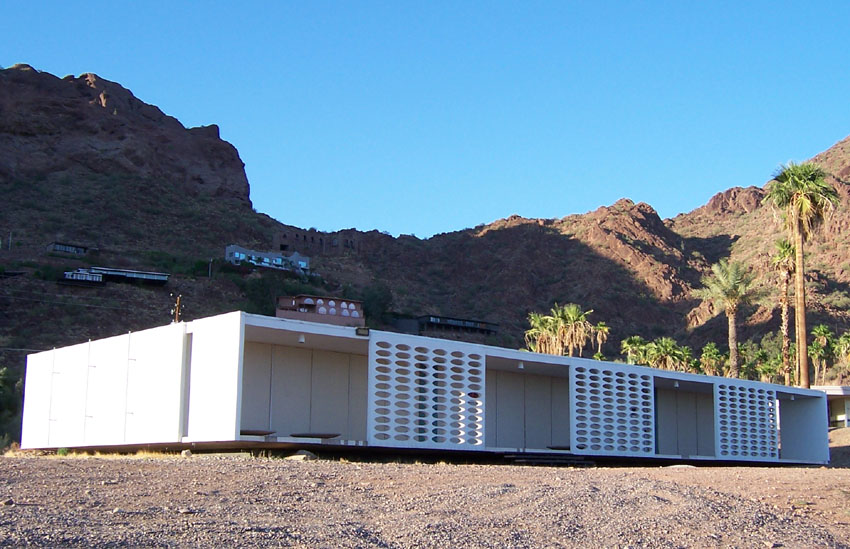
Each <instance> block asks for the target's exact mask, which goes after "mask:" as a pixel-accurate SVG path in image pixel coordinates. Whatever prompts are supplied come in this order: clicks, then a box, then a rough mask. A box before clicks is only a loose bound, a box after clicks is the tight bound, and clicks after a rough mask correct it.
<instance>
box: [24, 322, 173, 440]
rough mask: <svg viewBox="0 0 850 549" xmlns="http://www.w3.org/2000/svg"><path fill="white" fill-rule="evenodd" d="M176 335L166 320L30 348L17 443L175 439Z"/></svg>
mask: <svg viewBox="0 0 850 549" xmlns="http://www.w3.org/2000/svg"><path fill="white" fill-rule="evenodd" d="M183 338H184V326H183V325H182V324H172V325H168V326H163V327H160V328H153V329H151V330H144V331H141V332H135V333H132V334H126V335H122V336H117V337H111V338H107V339H101V340H97V341H91V342H88V343H82V344H79V345H73V346H70V347H64V348H61V349H55V350H53V351H48V352H45V353H39V354H37V355H30V357H28V360H27V376H26V386H25V388H24V391H25V399H24V417H25V421H24V429H23V433H22V446H23V447H24V448H61V447H78V446H107V445H117V444H136V443H149V442H176V441H178V440H179V430H180V411H181V392H180V387H181V376H182V367H183V364H182V355H183Z"/></svg>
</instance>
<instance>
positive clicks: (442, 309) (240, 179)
mask: <svg viewBox="0 0 850 549" xmlns="http://www.w3.org/2000/svg"><path fill="white" fill-rule="evenodd" d="M814 160H815V161H816V162H818V163H820V164H821V165H822V166H823V167H824V168H825V169H826V170H827V171H828V172H829V173H830V174H832V175H831V180H832V182H833V183H834V184H835V185H836V187H837V188H838V189H839V193H840V195H841V197H842V203H841V206H840V207H839V208H838V210H837V211H836V212H835V215H834V216H833V217H832V218H831V220H830V221H829V223H828V224H827V226H826V230H825V231H824V232H823V234H821V235H819V236H818V237H817V239H816V240H815V241H814V242H812V243H811V244H810V246H809V248H808V250H809V252H810V257H809V265H810V266H811V271H810V273H809V274H810V277H809V284H810V287H811V290H812V294H811V296H812V297H811V298H810V303H811V312H810V316H811V320H810V323H811V324H812V325H814V323H816V322H826V323H828V324H830V325H831V326H833V327H834V329H835V330H838V331H843V330H845V329H847V328H848V327H850V315H848V307H850V259H848V257H847V253H846V250H847V249H848V242H847V239H848V238H850V237H848V231H847V228H848V226H850V210H848V200H850V198H849V197H848V195H850V191H848V185H847V183H845V178H846V177H847V176H848V173H850V141H848V140H844V141H842V142H840V143H838V144H836V145H835V146H834V147H832V148H830V149H829V150H827V151H825V152H823V153H821V154H820V155H818V156H816V157H815V158H814ZM767 179H768V174H766V177H765V180H767ZM764 183H765V182H764V181H754V182H751V184H752V186H750V187H748V188H736V189H730V190H726V191H722V192H720V193H718V194H717V195H716V196H715V197H714V198H712V199H711V200H710V201H709V203H708V204H706V205H705V206H703V207H701V208H698V209H696V210H694V211H693V212H690V213H687V214H682V215H679V216H677V217H675V218H673V219H668V220H663V219H661V218H660V217H659V216H658V214H657V213H656V211H655V210H654V209H653V208H652V207H651V206H650V205H648V204H644V203H638V204H635V203H634V202H632V201H631V200H628V199H625V198H624V199H622V200H619V201H618V202H616V203H615V204H612V205H610V206H602V207H600V208H598V209H597V210H595V211H592V212H588V213H585V214H581V215H569V216H567V217H563V218H561V219H526V218H522V217H518V216H512V217H509V218H507V219H501V220H497V221H494V222H492V223H489V224H482V225H479V226H477V227H475V228H470V229H466V230H463V231H457V232H451V233H444V234H438V235H436V236H434V237H431V238H428V239H418V238H416V237H413V236H404V235H403V236H400V237H398V238H393V237H391V236H388V235H386V234H382V233H379V232H377V231H370V232H361V231H358V230H356V229H353V228H352V229H349V230H344V231H338V232H334V233H324V232H320V231H316V230H307V229H303V228H299V227H294V226H291V225H288V224H287V223H286V221H287V220H286V219H281V220H274V219H271V218H270V217H268V216H267V215H264V214H262V213H258V212H257V211H256V210H255V209H254V207H256V208H258V209H262V208H263V205H262V204H252V203H251V199H250V192H249V184H248V180H247V178H246V176H245V170H244V165H243V163H242V161H241V159H240V158H239V154H238V152H237V150H236V149H235V147H234V146H233V145H231V144H230V143H227V142H225V141H223V140H221V139H220V137H219V132H218V129H217V127H215V126H208V127H201V128H185V127H184V126H183V125H182V124H181V123H180V122H179V121H178V120H176V119H175V118H173V117H170V116H168V115H167V114H165V113H163V112H162V111H161V110H160V109H158V108H157V107H155V106H153V105H149V104H147V103H145V102H144V101H142V100H140V99H138V98H136V97H135V96H134V95H133V94H132V92H131V91H130V90H127V89H126V88H124V87H122V86H121V85H120V84H118V83H115V82H111V81H109V80H107V79H105V78H102V77H100V76H97V75H94V74H83V75H80V76H77V77H75V76H65V77H63V78H59V77H57V76H54V75H50V74H47V73H44V72H39V71H38V70H36V69H34V68H32V67H30V66H28V65H16V66H14V67H11V68H9V69H5V70H0V195H1V196H2V197H3V200H2V201H0V238H2V242H3V246H2V247H0V274H2V275H3V276H2V277H0V367H3V366H5V367H6V374H5V375H4V376H0V392H2V393H3V394H6V395H7V396H6V397H5V398H6V400H7V401H8V400H9V399H12V398H19V395H20V383H19V379H20V376H21V372H22V370H23V364H24V360H25V358H24V357H25V354H26V352H28V351H27V350H32V349H46V348H50V347H53V346H61V345H66V344H71V343H76V342H79V341H85V340H86V339H88V338H99V337H105V336H109V335H114V334H118V333H122V332H126V331H128V330H139V329H144V328H148V327H152V326H156V325H160V324H164V323H166V322H168V321H169V319H170V315H169V311H170V309H171V306H172V299H173V298H172V297H171V294H172V293H173V294H181V295H182V296H183V302H184V304H185V310H184V311H185V318H187V319H191V318H198V317H201V316H206V315H209V314H214V313H218V312H224V311H228V310H234V309H246V310H250V311H252V312H261V313H269V312H271V307H272V303H273V299H274V297H275V296H276V295H278V294H280V293H286V292H296V293H302V292H310V293H323V294H331V295H342V296H345V297H348V298H355V299H356V298H360V299H367V300H369V299H371V298H372V297H374V296H376V295H378V296H382V297H381V299H380V300H378V301H380V307H379V308H378V311H379V312H381V311H384V310H386V311H389V312H393V313H397V314H399V315H411V316H418V315H424V314H440V315H447V316H454V317H460V318H472V319H477V320H483V321H488V322H493V323H497V324H499V331H498V333H497V334H496V335H492V336H488V337H479V338H478V341H484V342H487V343H492V344H497V345H504V346H509V347H519V346H520V345H522V334H523V331H524V329H525V328H526V327H527V324H526V318H527V315H528V313H529V312H531V311H547V310H548V309H549V308H551V307H552V306H553V305H554V304H555V303H559V304H565V303H569V302H575V303H579V304H581V305H582V306H583V307H584V308H585V309H593V311H594V312H593V313H592V315H591V317H590V320H591V321H593V322H598V321H604V322H606V323H607V324H608V325H609V326H610V327H611V333H610V336H609V342H608V343H607V344H606V346H605V347H604V348H603V352H604V353H605V354H606V355H607V356H609V357H615V358H616V357H618V356H619V354H618V351H619V342H620V340H622V339H623V338H625V337H627V336H630V335H635V334H639V335H642V336H643V337H645V338H647V339H652V338H656V337H659V336H671V337H674V338H676V339H677V341H679V342H680V343H682V344H689V345H691V346H693V347H694V348H699V347H700V346H701V345H703V344H704V343H705V342H707V341H716V342H717V343H718V344H720V345H721V346H722V345H723V343H724V342H725V329H726V326H725V320H724V319H722V318H720V317H718V316H717V312H716V311H713V310H712V309H710V308H709V307H708V306H707V305H705V304H703V303H702V302H701V301H700V300H698V299H696V298H695V297H694V295H693V291H694V289H695V288H697V287H699V286H700V283H699V280H700V277H701V276H702V275H704V274H705V273H706V272H708V269H709V267H710V265H711V264H712V263H713V262H716V261H717V260H718V259H720V258H722V257H726V256H731V257H732V258H733V259H737V260H741V261H744V262H745V263H746V264H747V265H748V266H749V267H750V268H751V269H752V270H753V271H754V272H755V273H756V275H757V278H758V281H759V283H760V284H761V285H763V286H764V287H765V288H767V289H768V291H769V293H771V292H772V293H773V295H774V296H775V286H776V283H775V280H774V278H773V274H772V272H771V269H770V263H769V253H770V251H771V249H772V245H773V241H774V240H775V239H776V238H778V237H779V236H780V235H781V229H780V227H779V225H778V223H777V221H776V219H775V213H774V212H773V211H771V209H770V208H769V207H767V206H764V205H762V196H763V190H762V185H763V184H764ZM486 184H487V182H486V181H482V182H481V185H482V186H485V185H486ZM639 184H641V182H640V181H635V185H639ZM563 209H564V211H570V209H571V208H570V204H569V201H568V199H567V198H564V200H563ZM57 241H58V242H70V243H75V244H79V245H82V246H86V247H88V248H89V249H90V250H92V251H91V252H90V253H89V254H87V255H86V256H84V257H73V256H69V255H68V254H61V253H55V252H51V251H49V250H48V249H47V245H48V244H50V243H51V242H57ZM228 244H240V245H243V246H246V247H249V248H255V249H260V250H272V249H275V250H277V249H282V248H280V247H281V246H283V247H284V248H285V249H286V250H288V251H289V252H292V251H298V252H300V253H302V254H305V255H307V256H309V257H311V260H312V265H311V266H312V268H313V270H314V272H315V273H316V275H315V276H312V277H299V276H295V275H292V274H287V273H278V272H268V271H258V272H251V271H250V270H248V269H235V268H231V267H228V266H227V265H225V264H224V262H223V260H222V258H223V252H224V247H225V246H226V245H228ZM211 260H212V261H211ZM91 265H103V266H110V267H122V268H131V269H139V270H154V271H163V272H168V273H170V274H171V278H170V280H169V282H168V284H167V285H166V286H164V287H154V288H151V287H145V286H137V285H126V284H108V285H105V286H103V287H98V288H81V287H72V286H65V285H60V284H57V278H59V277H61V273H62V272H63V271H66V270H73V269H76V268H80V267H86V266H91ZM775 303H776V300H775V298H771V297H768V298H766V299H765V301H764V303H763V304H761V305H757V306H754V307H751V308H749V309H747V310H745V311H744V314H743V317H744V318H743V319H742V321H741V332H742V333H741V338H740V339H741V340H742V341H743V340H745V339H747V338H756V339H758V338H760V337H761V336H763V335H764V334H766V333H769V332H774V331H776V330H777V327H778V313H777V311H776V307H775ZM388 320H389V317H387V316H384V317H383V318H382V317H380V316H378V315H373V317H372V319H371V322H372V323H373V324H376V325H379V326H381V327H383V328H388V329H392V327H391V326H390V325H388V324H386V323H385V321H388ZM14 395H17V397H15V396H14ZM14 413H15V412H14V410H12V411H10V412H8V413H7V417H5V418H4V417H0V421H2V422H9V421H12V422H14V417H11V419H10V417H9V414H11V416H14ZM12 430H14V429H13V428H12Z"/></svg>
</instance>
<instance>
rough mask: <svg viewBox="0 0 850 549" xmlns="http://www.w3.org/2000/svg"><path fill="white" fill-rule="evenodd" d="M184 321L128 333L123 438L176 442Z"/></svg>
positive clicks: (138, 440) (180, 395)
mask: <svg viewBox="0 0 850 549" xmlns="http://www.w3.org/2000/svg"><path fill="white" fill-rule="evenodd" d="M184 330H185V325H182V324H169V325H168V326H162V327H160V328H153V329H151V330H144V331H141V332H134V333H132V334H130V353H129V358H128V360H127V412H126V413H127V424H126V425H127V427H126V432H125V436H124V442H125V443H127V444H133V443H143V442H178V441H179V440H180V431H181V425H180V417H181V413H180V412H181V401H182V396H183V395H182V391H181V387H182V381H183V379H182V377H183V370H182V369H183V344H184V337H185V335H184Z"/></svg>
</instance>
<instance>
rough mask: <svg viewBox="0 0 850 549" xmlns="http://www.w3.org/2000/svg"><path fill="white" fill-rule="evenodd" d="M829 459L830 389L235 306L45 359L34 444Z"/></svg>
mask: <svg viewBox="0 0 850 549" xmlns="http://www.w3.org/2000/svg"><path fill="white" fill-rule="evenodd" d="M311 444H323V445H339V446H362V447H375V448H379V447H389V448H405V449H423V450H442V451H454V450H462V451H481V452H502V453H517V452H551V453H553V454H575V455H581V456H620V457H637V458H667V459H670V458H672V459H691V460H717V461H754V462H766V463H825V462H827V461H828V459H829V451H828V440H827V412H826V398H825V395H824V393H823V392H820V391H813V390H806V389H799V388H792V387H784V386H778V385H770V384H765V383H758V382H752V381H744V380H737V379H735V380H733V379H727V378H720V377H708V376H701V375H693V374H684V373H676V372H668V371H663V370H656V369H651V368H646V367H640V366H631V365H625V364H615V363H609V362H599V361H595V360H589V359H580V358H569V357H556V356H550V355H541V354H536V353H527V352H522V351H516V350H511V349H503V348H498V347H491V346H486V345H477V344H472V343H462V342H455V341H448V340H441V339H431V338H426V337H420V336H413V335H405V334H397V333H389V332H381V331H375V330H372V331H369V330H366V329H364V328H354V327H345V326H334V325H328V324H320V323H314V322H305V321H300V320H291V319H283V318H273V317H265V316H258V315H251V314H246V313H242V312H234V313H228V314H223V315H219V316H214V317H209V318H204V319H200V320H195V321H191V322H185V323H179V324H171V325H168V326H163V327H160V328H154V329H150V330H144V331H141V332H135V333H130V334H126V335H121V336H117V337H112V338H107V339H102V340H98V341H91V342H88V343H83V344H80V345H74V346H71V347H65V348H61V349H55V350H52V351H45V352H41V353H37V354H32V355H30V356H29V357H28V360H27V372H26V386H25V396H24V416H23V433H22V447H23V448H59V447H69V448H70V447H89V448H95V447H105V446H115V447H122V448H127V447H134V446H143V445H161V446H166V447H173V448H179V447H181V446H185V445H189V446H194V447H201V448H203V447H208V448H216V447H229V448H276V447H278V448H280V447H292V446H304V445H311Z"/></svg>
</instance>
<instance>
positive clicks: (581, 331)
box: [552, 303, 593, 356]
mask: <svg viewBox="0 0 850 549" xmlns="http://www.w3.org/2000/svg"><path fill="white" fill-rule="evenodd" d="M592 312H593V310H590V311H582V310H581V307H580V306H579V305H576V304H575V303H567V304H566V305H564V306H563V307H560V308H559V307H558V305H557V303H556V304H555V308H554V309H552V316H553V317H555V318H556V319H557V321H558V338H559V339H560V340H561V341H562V342H563V344H564V345H565V346H566V348H567V356H573V351H575V350H576V349H578V356H581V353H582V351H583V350H584V346H585V345H587V341H588V340H589V339H590V338H591V337H593V325H592V324H591V323H590V322H588V320H587V315H589V314H590V313H592Z"/></svg>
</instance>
